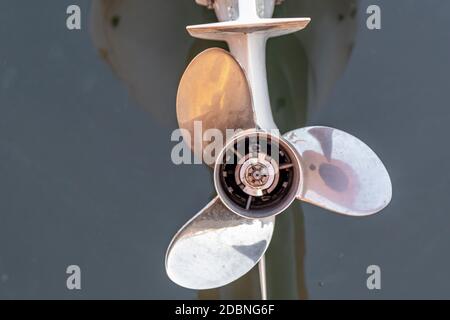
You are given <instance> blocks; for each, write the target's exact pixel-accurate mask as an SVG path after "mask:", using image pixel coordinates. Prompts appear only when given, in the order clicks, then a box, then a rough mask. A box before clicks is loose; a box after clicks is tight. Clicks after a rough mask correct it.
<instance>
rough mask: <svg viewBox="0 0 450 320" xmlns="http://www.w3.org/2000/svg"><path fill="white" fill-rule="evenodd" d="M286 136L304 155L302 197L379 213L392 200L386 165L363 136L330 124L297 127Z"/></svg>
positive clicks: (352, 211)
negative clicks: (335, 127) (327, 125)
mask: <svg viewBox="0 0 450 320" xmlns="http://www.w3.org/2000/svg"><path fill="white" fill-rule="evenodd" d="M284 138H286V139H287V140H288V141H290V142H291V143H292V144H293V145H294V146H295V147H296V149H297V151H298V152H299V154H300V156H301V162H302V167H303V172H304V177H303V179H304V181H303V187H302V188H301V189H302V190H299V194H298V198H299V199H300V200H303V201H306V202H309V203H312V204H315V205H317V206H319V207H322V208H326V209H329V210H331V211H335V212H337V213H341V214H345V215H350V216H366V215H370V214H374V213H377V212H379V211H380V210H382V209H383V208H385V207H386V206H387V205H388V204H389V202H390V201H391V197H392V185H391V180H390V178H389V174H388V172H387V171H386V168H385V167H384V165H383V163H382V162H381V160H380V159H379V158H378V156H377V155H376V154H375V153H374V152H373V151H372V150H371V149H370V148H369V147H368V146H367V145H366V144H364V143H363V142H362V141H360V140H359V139H357V138H355V137H353V136H352V135H350V134H348V133H345V132H343V131H340V130H337V129H333V128H328V127H308V128H302V129H297V130H294V131H291V132H289V133H286V134H285V135H284Z"/></svg>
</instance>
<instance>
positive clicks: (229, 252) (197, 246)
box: [166, 197, 275, 289]
mask: <svg viewBox="0 0 450 320" xmlns="http://www.w3.org/2000/svg"><path fill="white" fill-rule="evenodd" d="M274 225H275V218H274V217H269V218H266V219H245V218H243V217H241V216H238V215H236V214H234V213H233V212H231V211H230V210H228V209H227V208H226V207H225V206H224V205H223V204H222V201H221V200H220V199H219V197H216V198H215V199H214V200H213V201H211V202H210V203H209V204H208V205H207V206H206V207H205V208H204V209H203V210H201V211H200V212H199V213H198V214H197V215H196V216H195V217H194V218H192V219H191V220H190V221H189V222H188V223H186V225H185V226H184V227H183V228H181V229H180V231H179V232H178V233H177V234H176V235H175V237H174V238H173V240H172V242H171V244H170V245H169V249H168V250H167V255H166V270H167V274H168V275H169V277H170V278H171V279H172V280H173V281H174V282H176V283H178V284H179V285H181V286H183V287H186V288H191V289H211V288H216V287H221V286H224V285H226V284H228V283H230V282H232V281H234V280H236V279H238V278H240V277H241V276H243V275H244V274H246V273H247V272H248V271H250V270H251V269H252V268H253V267H254V266H255V265H256V264H257V263H258V261H259V260H260V259H261V257H262V256H263V255H264V252H265V251H266V249H267V247H268V245H269V243H270V240H271V238H272V233H273V228H274Z"/></svg>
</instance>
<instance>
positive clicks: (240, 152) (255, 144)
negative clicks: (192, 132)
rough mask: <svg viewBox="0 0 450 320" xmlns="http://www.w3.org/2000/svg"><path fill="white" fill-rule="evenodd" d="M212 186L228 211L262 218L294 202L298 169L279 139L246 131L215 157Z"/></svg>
mask: <svg viewBox="0 0 450 320" xmlns="http://www.w3.org/2000/svg"><path fill="white" fill-rule="evenodd" d="M214 183H215V186H216V190H217V193H218V194H219V197H220V198H221V200H222V202H223V203H224V204H225V205H226V206H227V207H228V208H229V209H230V210H231V211H233V212H235V213H237V214H239V215H241V216H244V217H246V218H264V217H269V216H274V215H276V214H279V213H281V212H282V211H283V210H285V209H286V208H287V207H288V206H289V205H290V204H291V203H292V201H293V200H294V199H295V197H296V195H297V191H298V190H299V188H300V185H301V166H300V162H299V160H298V157H297V154H296V152H295V151H294V150H293V149H292V148H291V147H290V145H289V144H288V143H287V142H285V141H284V140H283V139H282V138H280V137H279V136H277V135H272V134H269V133H267V132H260V131H256V130H247V131H245V132H243V133H241V134H239V135H237V136H235V137H234V138H233V139H231V141H230V142H229V143H227V145H226V146H225V148H224V149H223V150H222V152H221V154H220V155H219V156H218V157H217V163H216V166H215V170H214Z"/></svg>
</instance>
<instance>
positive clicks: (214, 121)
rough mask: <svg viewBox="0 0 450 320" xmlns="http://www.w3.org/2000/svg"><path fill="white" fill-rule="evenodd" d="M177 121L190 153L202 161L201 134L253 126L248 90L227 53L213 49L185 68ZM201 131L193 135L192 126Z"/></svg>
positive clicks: (239, 68) (206, 51) (237, 67)
mask: <svg viewBox="0 0 450 320" xmlns="http://www.w3.org/2000/svg"><path fill="white" fill-rule="evenodd" d="M177 118H178V124H179V126H180V128H182V129H186V130H187V131H188V132H189V135H190V137H186V136H184V141H186V142H189V143H190V147H191V150H193V151H194V153H195V155H196V156H197V157H199V158H200V159H203V158H204V157H203V150H204V147H205V146H206V142H204V141H203V135H202V132H205V131H206V130H208V129H217V130H220V131H221V133H222V134H223V136H224V137H225V136H226V129H233V130H235V129H250V128H254V127H255V119H254V113H253V108H252V98H251V95H250V89H249V85H248V82H247V79H246V77H245V74H244V71H243V70H242V68H241V66H240V65H239V63H238V62H237V61H236V60H235V59H234V57H233V56H232V55H231V54H230V53H229V52H227V51H225V50H222V49H219V48H212V49H208V50H205V51H203V52H202V53H200V54H199V55H198V56H197V57H195V58H194V60H192V62H191V63H190V64H189V66H188V67H187V69H186V71H185V72H184V74H183V77H182V78H181V82H180V86H179V88H178V95H177ZM196 124H198V125H201V127H202V128H201V129H202V132H200V134H199V133H198V132H195V125H196Z"/></svg>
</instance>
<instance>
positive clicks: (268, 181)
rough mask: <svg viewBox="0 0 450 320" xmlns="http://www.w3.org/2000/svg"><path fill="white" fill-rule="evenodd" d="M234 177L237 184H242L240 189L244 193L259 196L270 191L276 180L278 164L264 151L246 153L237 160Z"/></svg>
mask: <svg viewBox="0 0 450 320" xmlns="http://www.w3.org/2000/svg"><path fill="white" fill-rule="evenodd" d="M235 179H236V183H237V184H238V185H241V186H244V187H243V189H242V190H243V191H244V192H245V193H246V194H248V195H251V196H255V197H261V196H263V195H264V194H267V193H270V192H271V187H272V186H273V185H274V183H276V182H277V181H278V165H277V163H276V161H275V160H274V159H272V158H270V157H269V156H268V155H266V154H264V153H258V154H256V156H253V155H247V156H246V157H244V158H242V159H241V160H240V161H239V164H238V166H237V167H236V172H235Z"/></svg>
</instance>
